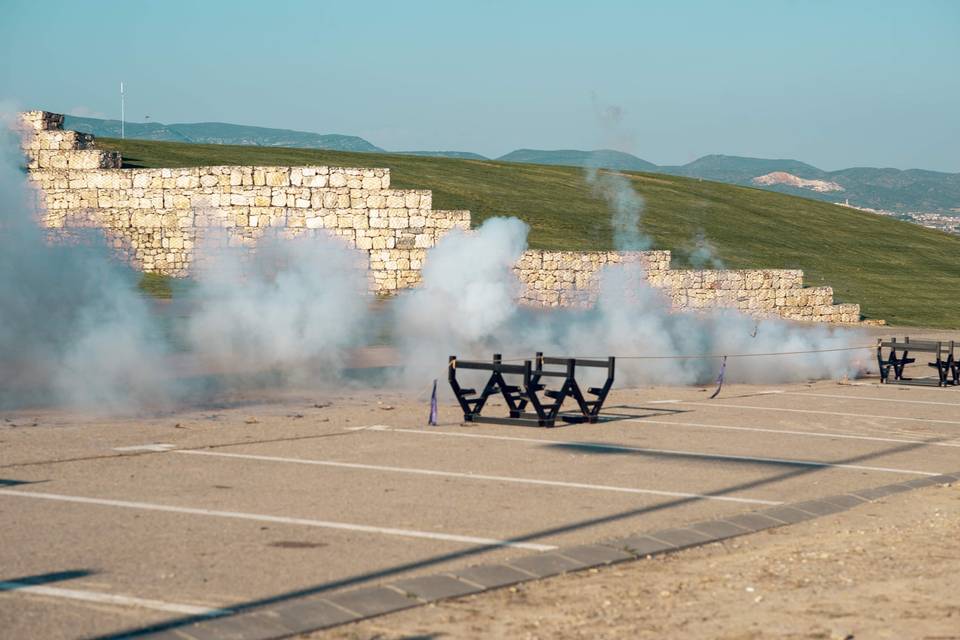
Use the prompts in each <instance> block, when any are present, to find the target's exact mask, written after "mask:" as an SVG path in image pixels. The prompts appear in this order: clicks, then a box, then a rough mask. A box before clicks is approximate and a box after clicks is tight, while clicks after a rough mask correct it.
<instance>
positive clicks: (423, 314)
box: [394, 219, 862, 388]
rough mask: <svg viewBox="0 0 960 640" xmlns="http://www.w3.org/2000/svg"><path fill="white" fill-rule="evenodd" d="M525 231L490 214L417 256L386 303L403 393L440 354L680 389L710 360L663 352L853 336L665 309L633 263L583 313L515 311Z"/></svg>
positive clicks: (760, 370) (744, 376)
mask: <svg viewBox="0 0 960 640" xmlns="http://www.w3.org/2000/svg"><path fill="white" fill-rule="evenodd" d="M526 233H527V227H526V225H525V224H523V223H521V222H520V221H519V220H515V219H490V220H487V221H486V222H485V223H484V224H483V225H482V226H481V227H480V228H479V229H478V230H477V231H476V232H474V233H471V234H462V233H461V234H456V235H451V236H448V237H445V238H444V239H442V240H441V241H440V243H439V244H438V246H437V247H436V248H435V249H434V250H433V251H432V252H431V253H430V254H429V255H428V257H427V263H426V268H425V269H424V274H423V275H424V281H423V284H422V286H421V288H419V289H417V290H414V291H411V292H408V293H406V294H404V295H403V296H401V297H400V299H399V300H397V301H396V306H397V314H396V320H395V326H394V330H395V332H396V334H397V336H398V342H399V344H400V345H401V348H402V353H403V358H402V359H403V362H404V363H405V365H406V367H407V368H406V372H407V377H408V378H409V382H410V384H411V385H412V386H415V387H418V388H423V387H425V385H427V384H428V383H429V381H430V380H431V379H432V378H436V377H440V376H441V375H442V374H443V373H444V371H445V367H444V365H445V361H446V358H445V356H447V355H457V356H459V357H461V358H464V359H471V358H478V359H489V358H490V356H491V354H492V353H495V352H499V353H503V354H504V356H505V357H524V358H532V357H533V354H534V353H535V352H536V351H543V352H545V353H547V354H548V355H556V356H571V357H581V358H582V357H607V356H616V357H618V358H620V359H619V360H618V363H617V386H621V387H622V386H637V385H644V384H675V385H688V384H698V383H699V384H702V383H705V382H708V381H710V380H712V378H713V377H715V376H716V374H717V370H718V368H719V364H720V361H719V359H718V358H702V357H691V358H663V356H698V355H704V354H710V355H731V356H732V355H738V354H757V353H776V352H784V351H811V350H821V349H836V348H845V347H849V346H851V345H852V344H857V343H858V342H861V341H862V339H861V338H859V335H858V332H856V331H852V330H845V329H838V328H834V327H826V326H823V325H803V324H799V323H791V322H788V321H785V320H781V319H775V318H768V319H762V320H759V321H758V320H757V319H755V318H753V317H750V316H747V315H744V314H742V313H738V312H736V311H734V310H728V309H717V310H712V311H707V312H703V313H699V312H698V313H693V312H676V311H674V310H672V309H671V307H670V301H669V299H668V298H667V297H666V296H665V295H664V293H663V292H662V291H661V290H659V289H656V288H654V287H651V286H650V285H649V284H648V283H647V280H646V276H645V274H644V272H643V270H642V268H641V267H640V266H639V265H637V264H636V263H625V264H618V265H610V266H608V267H606V268H605V269H604V270H603V271H602V272H601V273H600V275H599V278H600V282H599V295H598V300H597V303H596V305H594V306H593V307H592V308H590V309H586V310H582V309H580V310H578V309H561V308H552V309H532V308H528V307H523V306H520V305H519V304H518V303H517V302H516V299H517V297H516V295H515V294H516V292H517V291H519V289H520V287H521V284H520V282H519V280H518V279H517V277H516V275H515V274H514V273H513V272H512V270H511V267H512V265H513V264H514V262H515V261H516V259H517V258H518V257H519V255H520V254H521V253H522V252H523V250H524V248H525V247H526ZM755 330H756V331H755ZM636 356H659V358H656V359H652V358H651V359H645V358H637V357H636ZM861 357H862V354H860V355H858V354H857V353H856V352H848V351H835V352H827V353H813V354H806V355H791V356H781V357H748V358H735V359H732V360H731V361H730V363H729V364H728V367H727V380H728V381H731V382H753V383H761V382H762V383H775V382H795V381H801V380H807V379H816V378H840V377H843V376H846V375H850V376H852V375H855V374H856V373H857V370H858V368H859V367H858V364H857V360H859V359H860V358H861ZM785 358H788V359H785ZM589 382H590V381H589V380H588V383H589Z"/></svg>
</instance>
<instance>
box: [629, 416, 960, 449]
mask: <svg viewBox="0 0 960 640" xmlns="http://www.w3.org/2000/svg"><path fill="white" fill-rule="evenodd" d="M622 422H637V423H640V424H655V425H675V426H681V427H703V428H704V429H722V430H728V431H756V432H758V433H776V434H787V435H792V436H811V437H816V438H845V439H848V440H869V441H871V442H897V443H900V444H922V445H924V446H930V447H958V448H960V442H927V441H925V440H906V439H902V438H880V437H877V436H858V435H853V434H846V433H826V432H819V431H792V430H789V429H772V428H770V429H765V428H763V427H734V426H730V425H720V424H703V423H701V422H668V421H666V420H648V419H647V418H635V419H630V420H623V421H622Z"/></svg>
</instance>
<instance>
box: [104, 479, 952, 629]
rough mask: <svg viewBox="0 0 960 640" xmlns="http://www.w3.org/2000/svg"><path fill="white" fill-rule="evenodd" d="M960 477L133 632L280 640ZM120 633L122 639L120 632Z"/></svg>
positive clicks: (752, 530) (917, 482)
mask: <svg viewBox="0 0 960 640" xmlns="http://www.w3.org/2000/svg"><path fill="white" fill-rule="evenodd" d="M955 482H960V472H956V473H951V474H945V475H940V476H929V477H924V478H918V479H916V480H909V481H906V482H899V483H896V484H888V485H883V486H880V487H875V488H872V489H862V490H858V491H852V492H850V493H843V494H839V495H834V496H827V497H824V498H819V499H817V500H806V501H803V502H797V503H794V504H790V505H783V506H777V507H771V508H769V509H764V510H761V511H753V512H749V513H743V514H740V515H736V516H731V517H729V518H721V519H718V520H706V521H703V522H694V523H692V524H689V525H687V526H685V527H678V528H671V529H661V530H659V531H652V532H650V533H645V534H637V535H633V536H628V537H625V538H616V539H613V540H607V541H605V542H602V543H597V544H587V545H578V546H573V547H565V548H561V549H558V550H556V551H549V552H545V553H539V554H531V555H527V556H522V557H520V558H516V559H514V560H510V561H509V562H506V563H496V564H486V565H479V566H473V567H467V568H464V569H457V570H455V571H450V572H446V573H439V574H434V575H427V576H419V577H416V578H406V579H401V580H396V581H393V582H390V583H387V584H384V585H380V586H370V587H364V588H360V589H354V590H351V591H345V592H338V593H332V594H323V595H320V594H317V595H311V596H305V597H301V598H296V599H293V600H289V601H286V602H281V603H279V604H274V605H270V606H265V607H260V608H256V609H250V610H247V611H241V612H240V613H238V614H235V615H231V616H225V617H221V618H211V619H209V620H204V621H201V622H195V623H193V624H190V625H184V626H182V627H175V628H170V629H166V630H163V631H158V632H155V633H142V634H140V633H136V632H133V633H131V636H136V637H150V638H162V639H164V640H167V639H171V640H172V639H174V638H176V639H179V640H213V639H218V640H276V639H279V638H288V637H290V636H294V635H297V634H302V633H309V632H312V631H318V630H321V629H327V628H330V627H335V626H338V625H342V624H346V623H349V622H358V621H360V620H365V619H367V618H373V617H376V616H381V615H385V614H388V613H392V612H394V611H400V610H401V609H409V608H412V607H417V606H421V605H424V604H428V603H432V602H438V601H440V600H446V599H448V598H457V597H460V596H465V595H473V594H477V593H482V592H484V591H488V590H490V589H498V588H500V587H505V586H509V585H512V584H517V583H520V582H527V581H530V580H536V579H540V578H548V577H552V576H558V575H561V574H564V573H567V572H570V571H580V570H583V569H590V568H594V567H602V566H606V565H611V564H616V563H620V562H627V561H631V560H637V559H641V558H648V557H651V556H654V555H660V554H665V553H670V552H673V551H679V550H681V549H688V548H690V547H698V546H701V545H705V544H710V543H711V542H718V541H720V540H725V539H728V538H733V537H737V536H743V535H748V534H751V533H756V532H758V531H764V530H766V529H773V528H776V527H782V526H786V525H790V524H796V523H798V522H805V521H807V520H813V519H815V518H819V517H821V516H825V515H830V514H834V513H839V512H841V511H847V510H849V509H851V508H853V507H856V506H859V505H861V504H864V503H867V502H872V501H874V500H878V499H880V498H883V497H886V496H889V495H893V494H895V493H902V492H905V491H912V490H914V489H919V488H922V487H928V486H933V485H938V484H947V483H955ZM118 637H120V636H118Z"/></svg>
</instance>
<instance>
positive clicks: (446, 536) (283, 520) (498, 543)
mask: <svg viewBox="0 0 960 640" xmlns="http://www.w3.org/2000/svg"><path fill="white" fill-rule="evenodd" d="M0 495H5V496H15V497H18V498H35V499H39V500H56V501H59V502H75V503H80V504H95V505H101V506H106V507H121V508H125V509H141V510H145V511H165V512H168V513H185V514H189V515H195V516H213V517H216V518H236V519H240V520H255V521H259V522H273V523H277V524H293V525H301V526H306V527H319V528H322V529H342V530H345V531H360V532H363V533H377V534H381V535H387V536H400V537H403V538H424V539H427V540H445V541H448V542H463V543H467V544H480V545H484V546H493V547H516V548H518V549H532V550H534V551H551V550H553V549H556V548H557V547H555V546H552V545H548V544H535V543H532V542H515V541H512V540H496V539H493V538H478V537H475V536H461V535H455V534H452V533H438V532H434V531H415V530H411V529H394V528H392V527H374V526H370V525H365V524H351V523H347V522H330V521H327V520H311V519H307V518H287V517H284V516H270V515H265V514H260V513H243V512H239V511H218V510H214V509H198V508H194V507H175V506H172V505H166V504H154V503H151V502H131V501H127V500H108V499H105V498H88V497H85V496H67V495H61V494H58V493H39V492H34V491H14V490H11V489H0Z"/></svg>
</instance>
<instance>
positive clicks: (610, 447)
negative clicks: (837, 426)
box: [383, 427, 942, 476]
mask: <svg viewBox="0 0 960 640" xmlns="http://www.w3.org/2000/svg"><path fill="white" fill-rule="evenodd" d="M383 431H384V432H386V433H415V434H418V435H428V436H453V437H456V438H479V439H485V440H507V441H512V442H535V443H537V444H540V445H544V444H546V445H561V446H569V447H589V448H594V449H603V450H606V451H630V452H636V453H664V454H668V455H674V456H690V457H692V458H713V459H716V460H742V461H744V462H768V463H772V464H789V465H795V466H801V467H802V466H806V467H829V468H834V469H853V470H855V471H879V472H883V473H901V474H906V475H916V476H939V475H942V474H941V473H939V472H931V471H918V470H915V469H892V468H890V467H869V466H864V465H859V464H843V463H836V462H820V461H817V460H792V459H788V458H763V457H755V456H737V455H731V454H723V453H703V452H699V451H678V450H673V449H648V448H645V447H630V446H627V445H620V444H606V443H603V442H575V441H569V440H549V439H541V438H521V437H519V436H495V435H491V434H480V433H455V432H452V431H433V430H431V431H420V430H418V429H401V428H400V427H394V428H392V429H384V430H383Z"/></svg>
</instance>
